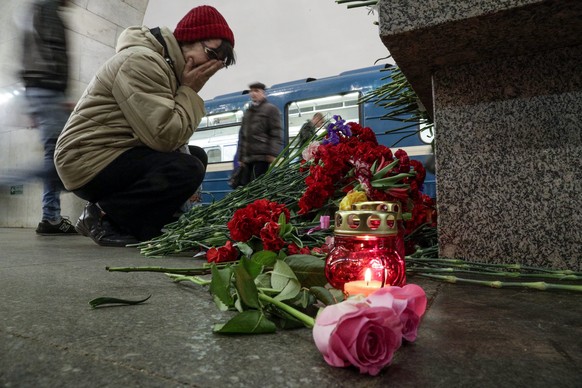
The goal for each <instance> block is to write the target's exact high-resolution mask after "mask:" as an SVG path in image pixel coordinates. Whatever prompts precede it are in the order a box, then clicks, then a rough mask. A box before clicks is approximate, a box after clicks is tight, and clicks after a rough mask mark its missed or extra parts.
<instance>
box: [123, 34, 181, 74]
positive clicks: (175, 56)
mask: <svg viewBox="0 0 582 388" xmlns="http://www.w3.org/2000/svg"><path fill="white" fill-rule="evenodd" d="M160 31H161V33H162V37H163V38H164V40H165V41H166V46H167V47H168V51H169V55H170V58H171V59H172V61H173V62H174V70H175V73H176V76H177V77H180V78H181V74H182V72H183V71H184V66H186V62H185V61H184V55H183V54H182V50H181V49H180V45H179V44H178V41H177V40H176V38H175V37H174V34H173V33H172V31H170V29H169V28H167V27H160ZM136 46H141V47H147V48H149V49H150V50H153V51H155V52H157V53H158V54H160V55H161V56H163V55H164V47H163V46H162V44H161V43H160V42H158V40H157V39H156V37H155V36H154V35H153V34H152V33H151V31H150V29H149V28H148V27H146V26H136V27H129V28H126V29H125V30H124V31H123V32H122V33H121V35H120V36H119V39H118V40H117V46H116V48H115V51H116V52H120V51H122V50H125V49H127V48H130V47H136ZM180 81H181V80H180Z"/></svg>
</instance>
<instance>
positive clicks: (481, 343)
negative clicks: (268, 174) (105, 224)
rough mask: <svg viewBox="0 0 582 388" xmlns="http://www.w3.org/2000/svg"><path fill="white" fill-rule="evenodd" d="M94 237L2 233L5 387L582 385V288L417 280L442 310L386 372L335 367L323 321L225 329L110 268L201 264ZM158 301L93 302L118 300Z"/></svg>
mask: <svg viewBox="0 0 582 388" xmlns="http://www.w3.org/2000/svg"><path fill="white" fill-rule="evenodd" d="M192 260H193V259H191V258H186V257H174V258H163V259H159V258H147V257H144V256H142V255H141V254H140V253H139V251H138V250H136V249H132V248H103V247H99V246H97V245H95V244H94V243H93V242H92V241H91V240H90V239H88V238H86V237H82V236H64V237H41V236H36V235H35V233H34V230H33V229H0V295H1V297H0V386H1V387H76V388H77V387H302V388H303V387H317V388H325V387H560V388H563V387H580V386H582V294H580V293H573V292H564V291H562V292H554V291H552V292H546V291H526V290H521V289H519V290H518V289H491V288H485V287H479V286H466V285H452V284H444V283H439V282H434V281H429V280H424V279H415V278H409V282H410V283H417V284H419V285H421V286H422V287H423V288H424V289H425V291H426V292H427V296H428V298H429V307H428V310H427V312H426V314H425V316H424V317H423V321H422V324H421V326H420V329H419V335H418V338H417V340H416V342H414V343H412V344H408V345H405V346H403V347H402V348H400V349H399V350H398V352H397V353H396V356H395V358H394V360H393V363H392V365H391V366H389V367H387V368H385V369H384V370H383V371H382V372H381V373H380V374H379V375H378V376H375V377H371V376H368V375H361V374H359V372H358V370H356V369H354V368H334V367H331V366H329V365H327V364H326V362H325V361H324V360H323V358H322V356H321V355H320V353H319V351H318V350H317V348H316V347H315V344H314V342H313V339H312V336H311V330H310V329H306V328H304V329H296V330H290V331H279V332H278V333H276V334H272V335H262V336H237V337H226V336H220V335H216V334H213V333H212V327H213V325H214V324H215V323H220V322H225V321H226V320H227V318H228V315H227V314H228V313H222V312H220V311H219V310H218V309H217V308H216V306H215V305H214V303H213V301H212V299H211V297H210V294H209V293H208V291H207V289H206V288H205V287H201V286H197V285H194V284H191V285H190V284H175V283H173V282H172V281H171V280H170V279H169V278H168V277H166V276H165V275H163V274H161V273H118V272H115V273H112V272H108V271H106V270H105V267H106V266H168V267H178V266H179V267H187V266H194V265H195V264H196V263H193V261H192ZM148 295H151V299H150V300H148V301H147V302H146V303H144V304H141V305H135V306H115V307H104V308H98V309H91V307H90V306H89V304H88V302H89V301H90V300H91V299H94V298H97V297H101V296H110V297H118V298H126V299H139V298H144V297H147V296H148Z"/></svg>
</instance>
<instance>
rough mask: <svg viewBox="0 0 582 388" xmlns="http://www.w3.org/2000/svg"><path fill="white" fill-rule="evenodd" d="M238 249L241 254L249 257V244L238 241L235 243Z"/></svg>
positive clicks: (250, 250)
mask: <svg viewBox="0 0 582 388" xmlns="http://www.w3.org/2000/svg"><path fill="white" fill-rule="evenodd" d="M235 245H236V247H237V248H238V250H239V251H241V253H242V254H243V256H246V257H251V255H252V254H253V248H251V247H250V246H249V244H246V243H243V242H239V243H236V244H235Z"/></svg>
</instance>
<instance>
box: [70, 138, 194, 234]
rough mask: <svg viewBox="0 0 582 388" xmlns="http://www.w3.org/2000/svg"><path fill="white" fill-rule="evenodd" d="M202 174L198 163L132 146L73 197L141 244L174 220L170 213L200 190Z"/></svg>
mask: <svg viewBox="0 0 582 388" xmlns="http://www.w3.org/2000/svg"><path fill="white" fill-rule="evenodd" d="M202 152H203V151H202ZM204 156H206V155H204ZM205 173H206V165H205V163H204V161H201V160H200V159H199V158H197V157H196V156H192V155H188V154H183V153H180V152H158V151H154V150H152V149H150V148H146V147H138V148H132V149H130V150H129V151H126V152H125V153H123V154H122V155H121V156H119V157H118V158H117V159H115V160H114V161H113V162H112V163H111V164H110V165H109V166H107V167H105V168H104V169H103V171H101V172H100V173H99V174H98V175H97V176H96V177H95V178H94V179H93V180H92V181H91V182H89V183H87V184H86V185H84V186H83V187H81V188H79V189H77V190H74V191H73V192H74V193H75V194H76V195H77V196H79V197H81V198H83V199H85V200H87V201H89V202H93V203H97V204H98V205H99V207H101V209H102V210H103V211H104V212H105V213H106V214H107V216H108V217H109V218H110V219H111V221H113V223H115V224H116V225H117V226H118V227H119V228H120V229H121V231H123V232H128V233H130V234H132V235H133V236H135V237H136V238H137V239H139V240H141V241H146V240H150V239H152V238H153V237H156V236H159V235H160V234H161V233H162V232H161V229H162V227H163V226H164V225H166V224H168V223H170V222H172V221H174V220H175V218H174V214H175V213H176V211H177V210H178V209H179V208H180V206H182V204H183V203H184V202H185V201H186V200H187V199H188V198H190V196H191V195H192V194H193V193H194V192H195V191H196V189H197V188H198V186H200V184H201V183H202V180H203V179H204V175H205Z"/></svg>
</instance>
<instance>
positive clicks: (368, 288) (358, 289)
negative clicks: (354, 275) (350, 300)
mask: <svg viewBox="0 0 582 388" xmlns="http://www.w3.org/2000/svg"><path fill="white" fill-rule="evenodd" d="M380 287H382V282H380V281H378V280H370V281H365V280H355V281H353V282H347V283H346V284H344V292H345V293H346V294H348V296H354V295H358V294H364V295H365V296H368V295H370V294H371V293H372V292H374V291H376V290H378V289H380Z"/></svg>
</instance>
